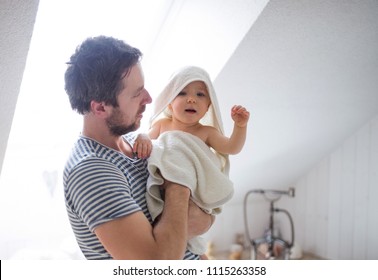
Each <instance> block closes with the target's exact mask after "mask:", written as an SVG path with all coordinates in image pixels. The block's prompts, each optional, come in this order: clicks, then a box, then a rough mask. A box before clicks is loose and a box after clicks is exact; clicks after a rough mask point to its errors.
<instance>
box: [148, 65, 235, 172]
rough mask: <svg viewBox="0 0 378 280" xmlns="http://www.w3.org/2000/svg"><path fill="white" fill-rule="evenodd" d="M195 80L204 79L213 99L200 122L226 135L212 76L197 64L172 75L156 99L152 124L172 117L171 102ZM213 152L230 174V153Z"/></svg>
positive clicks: (224, 170) (223, 169)
mask: <svg viewBox="0 0 378 280" xmlns="http://www.w3.org/2000/svg"><path fill="white" fill-rule="evenodd" d="M194 81H202V82H204V83H205V85H206V87H207V91H208V93H209V96H210V100H211V104H210V106H209V109H208V111H207V113H206V115H205V116H204V117H203V118H202V119H201V121H200V123H201V124H203V125H208V126H212V127H215V128H216V129H217V130H218V131H219V132H220V133H221V134H223V135H224V130H223V123H222V117H221V113H220V109H219V105H218V100H217V96H216V94H215V89H214V87H213V84H212V82H211V79H210V76H209V74H208V73H207V72H206V71H205V70H203V69H202V68H200V67H197V66H186V67H183V68H181V69H179V70H178V71H176V72H175V73H174V74H173V75H172V77H171V79H170V81H169V82H168V84H167V86H166V87H165V88H164V89H163V91H162V92H161V93H160V94H159V96H158V97H157V98H156V99H155V101H154V104H155V106H154V109H153V112H152V117H151V119H150V124H153V123H154V122H155V121H157V120H159V119H161V118H166V117H170V112H169V110H168V109H167V108H168V105H169V103H171V102H172V101H173V99H174V98H175V97H176V96H177V95H178V94H179V93H180V92H181V91H182V90H183V88H184V87H186V86H187V85H188V84H189V83H191V82H194ZM213 152H214V153H215V154H216V156H217V157H219V159H220V160H221V162H222V171H223V172H224V173H225V174H227V175H228V173H229V168H230V162H229V157H228V155H226V154H221V153H218V152H216V151H213Z"/></svg>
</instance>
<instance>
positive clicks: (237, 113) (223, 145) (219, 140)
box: [207, 105, 249, 154]
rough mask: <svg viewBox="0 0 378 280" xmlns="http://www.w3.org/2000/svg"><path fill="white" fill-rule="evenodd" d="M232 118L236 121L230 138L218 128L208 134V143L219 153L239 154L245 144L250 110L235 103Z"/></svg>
mask: <svg viewBox="0 0 378 280" xmlns="http://www.w3.org/2000/svg"><path fill="white" fill-rule="evenodd" d="M231 118H232V119H233V121H234V129H233V131H232V134H231V136H230V138H228V137H225V136H223V135H222V134H221V133H219V132H218V131H217V130H216V129H212V130H211V131H210V133H209V135H208V139H207V142H208V144H209V145H210V146H211V147H212V148H213V149H215V150H216V151H217V152H219V153H224V154H237V153H239V152H240V151H241V149H242V148H243V146H244V143H245V139H246V136H247V124H248V120H249V112H248V111H247V109H246V108H244V107H243V106H240V105H235V106H233V107H232V109H231Z"/></svg>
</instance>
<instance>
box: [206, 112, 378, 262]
mask: <svg viewBox="0 0 378 280" xmlns="http://www.w3.org/2000/svg"><path fill="white" fill-rule="evenodd" d="M324 137H327V136H326V135H324ZM288 187H290V186H288ZM294 187H295V192H296V193H295V197H294V198H290V197H285V196H283V197H282V198H281V200H279V201H278V202H277V203H276V204H275V206H277V207H280V208H284V209H287V210H288V211H289V212H290V214H291V215H292V217H293V220H294V227H295V243H297V244H299V246H300V247H301V248H302V250H303V251H304V252H307V253H312V254H315V255H317V256H319V257H321V258H324V259H341V260H345V259H378V115H377V116H376V117H374V118H373V119H372V120H370V121H369V122H368V123H367V124H365V125H364V126H363V127H362V128H361V129H359V130H358V131H356V133H355V134H354V135H352V136H351V137H350V138H348V139H346V140H345V141H344V142H343V143H340V146H338V147H337V148H336V149H335V150H334V151H333V152H332V153H331V154H329V155H328V156H326V157H325V158H324V159H323V160H322V161H321V162H319V164H318V165H316V166H315V167H314V168H312V169H311V170H310V171H309V172H308V173H307V174H304V175H303V176H302V177H301V178H299V179H298V181H297V183H296V184H295V185H294ZM248 201H249V205H248V215H249V218H248V224H249V230H250V233H251V237H252V238H257V237H261V236H262V234H263V231H264V229H266V228H267V227H268V216H267V214H268V208H267V207H268V204H267V202H265V203H264V201H263V199H261V198H260V199H258V196H250V199H249V200H248ZM281 217H282V219H281V220H280V219H278V220H279V221H277V222H276V225H277V226H278V227H280V229H281V232H282V235H283V238H284V239H285V240H288V241H289V240H290V230H289V223H288V220H287V219H286V217H284V216H283V215H282V216H281ZM237 233H245V228H244V222H243V206H242V204H241V203H239V204H227V205H226V206H225V207H224V209H223V213H222V214H221V215H219V216H218V218H217V220H216V223H215V225H214V226H213V227H212V228H211V230H210V231H209V232H208V233H207V234H206V238H207V239H208V240H211V241H213V242H214V243H215V250H216V251H227V250H229V248H230V245H231V244H232V243H234V242H235V235H236V234H237Z"/></svg>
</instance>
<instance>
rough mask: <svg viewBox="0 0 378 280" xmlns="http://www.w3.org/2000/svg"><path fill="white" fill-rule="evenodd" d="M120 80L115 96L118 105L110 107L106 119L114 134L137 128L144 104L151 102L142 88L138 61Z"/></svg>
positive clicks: (141, 73)
mask: <svg viewBox="0 0 378 280" xmlns="http://www.w3.org/2000/svg"><path fill="white" fill-rule="evenodd" d="M122 82H123V89H122V91H121V93H120V94H119V95H118V97H117V100H118V105H119V106H118V107H112V113H111V115H110V116H109V117H108V118H107V120H106V123H107V125H108V127H109V130H110V132H111V133H112V134H113V135H116V136H121V135H124V134H126V133H128V132H131V131H135V130H137V129H138V128H139V127H140V121H141V119H142V117H143V112H144V110H145V109H146V105H147V104H150V103H151V102H152V99H151V96H150V94H149V93H148V91H147V90H146V89H145V88H144V77H143V71H142V68H141V65H140V64H139V63H138V64H136V65H134V66H133V67H132V68H131V70H130V72H129V73H128V75H126V76H125V77H124V78H123V81H122Z"/></svg>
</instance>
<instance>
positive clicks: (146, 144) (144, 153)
mask: <svg viewBox="0 0 378 280" xmlns="http://www.w3.org/2000/svg"><path fill="white" fill-rule="evenodd" d="M151 151H152V142H151V139H150V137H148V135H147V134H143V133H141V134H138V136H137V138H136V139H135V142H134V146H133V152H134V154H135V155H136V156H137V157H138V158H148V157H149V156H150V154H151Z"/></svg>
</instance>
